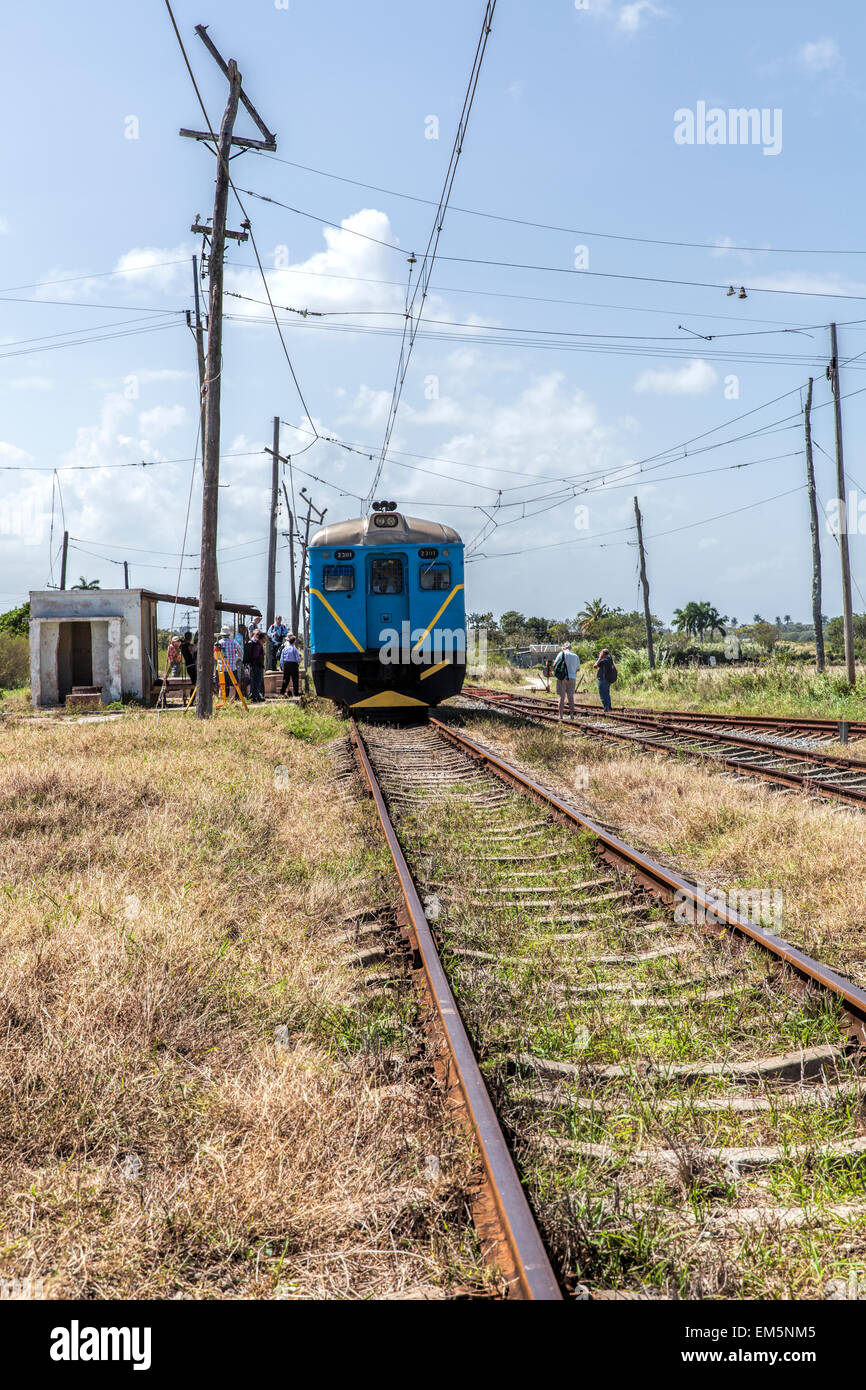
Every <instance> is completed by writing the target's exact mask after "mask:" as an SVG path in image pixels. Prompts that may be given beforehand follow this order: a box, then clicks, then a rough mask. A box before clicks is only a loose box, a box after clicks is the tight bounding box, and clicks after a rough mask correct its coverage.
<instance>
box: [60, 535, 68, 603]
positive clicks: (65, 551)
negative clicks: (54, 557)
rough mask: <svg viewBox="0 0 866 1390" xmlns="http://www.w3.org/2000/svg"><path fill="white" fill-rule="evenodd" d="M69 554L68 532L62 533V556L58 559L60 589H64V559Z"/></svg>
mask: <svg viewBox="0 0 866 1390" xmlns="http://www.w3.org/2000/svg"><path fill="white" fill-rule="evenodd" d="M68 553H69V532H68V531H64V532H63V554H62V556H61V559H60V587H61V589H65V588H66V557H67V555H68Z"/></svg>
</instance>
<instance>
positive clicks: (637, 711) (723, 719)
mask: <svg viewBox="0 0 866 1390" xmlns="http://www.w3.org/2000/svg"><path fill="white" fill-rule="evenodd" d="M463 694H464V695H473V696H480V695H484V696H487V697H489V698H491V699H496V700H500V701H507V700H512V701H514V700H516V701H520V702H526V703H528V704H542V705H547V706H550V705H551V704H552V701H550V700H544V699H542V698H541V697H540V696H537V695H529V694H526V693H525V692H520V693H519V694H512V693H511V692H510V691H505V690H489V689H487V687H485V686H477V685H465V686H464V687H463ZM575 703H576V704H577V705H578V707H579V712H580V713H581V714H588V715H595V714H597V713H598V706H597V705H596V704H595V703H594V702H590V701H587V702H586V703H581V701H580V699H578V700H577V701H576V702H575ZM616 713H617V714H618V715H628V716H629V718H635V719H640V720H645V721H650V722H657V721H658V720H664V721H666V722H667V723H668V724H671V723H676V724H680V723H682V724H694V723H698V722H699V723H701V724H704V725H708V726H710V727H714V728H719V729H730V730H732V731H733V732H742V733H754V734H760V733H767V734H774V735H775V736H776V737H779V738H783V737H789V736H790V737H793V738H803V739H810V740H814V741H816V742H820V741H823V742H827V743H832V742H834V741H835V740H836V739H838V737H839V723H840V721H839V720H837V719H818V718H812V717H811V716H809V715H799V714H706V713H701V714H693V713H691V712H689V711H687V710H679V709H649V708H642V707H641V706H638V705H635V706H634V707H632V706H628V707H626V706H622V707H621V708H620V709H618V710H616ZM846 722H847V724H848V737H849V738H851V739H855V740H856V739H861V738H866V720H862V719H852V720H848V721H846Z"/></svg>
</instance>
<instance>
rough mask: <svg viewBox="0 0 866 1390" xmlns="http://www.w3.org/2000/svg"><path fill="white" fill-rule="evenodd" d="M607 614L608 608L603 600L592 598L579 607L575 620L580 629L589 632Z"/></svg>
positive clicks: (608, 612)
mask: <svg viewBox="0 0 866 1390" xmlns="http://www.w3.org/2000/svg"><path fill="white" fill-rule="evenodd" d="M609 616H610V609H609V608H608V606H607V604H606V603H605V602H604V600H603V599H600V598H593V599H590V600H589V602H588V603H585V604H584V606H583V608H581V610H580V612H579V613H578V615H577V621H578V625H579V627H580V629H581V631H582V632H584V633H589V632H591V631H592V629H593V628H594V627H595V626H596V625H597V624H598V623H600V622H601V621H602V620H603V619H604V618H607V617H609Z"/></svg>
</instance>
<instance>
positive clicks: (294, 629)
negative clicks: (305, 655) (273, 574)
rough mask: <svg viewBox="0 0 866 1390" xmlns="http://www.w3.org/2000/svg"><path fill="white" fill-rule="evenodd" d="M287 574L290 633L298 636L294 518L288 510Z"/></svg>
mask: <svg viewBox="0 0 866 1390" xmlns="http://www.w3.org/2000/svg"><path fill="white" fill-rule="evenodd" d="M289 559H290V567H289V573H290V574H291V577H292V632H293V633H294V635H295V639H296V640H297V636H298V586H297V583H296V581H295V518H294V516H293V515H292V512H291V508H290V509H289Z"/></svg>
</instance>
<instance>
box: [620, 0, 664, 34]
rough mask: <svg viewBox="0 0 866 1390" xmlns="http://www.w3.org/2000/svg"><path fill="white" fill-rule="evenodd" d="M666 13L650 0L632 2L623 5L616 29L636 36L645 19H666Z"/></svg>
mask: <svg viewBox="0 0 866 1390" xmlns="http://www.w3.org/2000/svg"><path fill="white" fill-rule="evenodd" d="M666 18H667V11H666V10H663V9H662V8H661V7H660V6H659V5H654V4H653V3H652V0H634V3H633V4H630V5H623V7H622V9H621V10H620V12H619V18H618V19H617V22H616V27H617V29H620V30H622V32H623V33H624V34H636V33H637V31H638V30H639V29H641V28H643V26H644V22H645V20H647V19H666Z"/></svg>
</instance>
